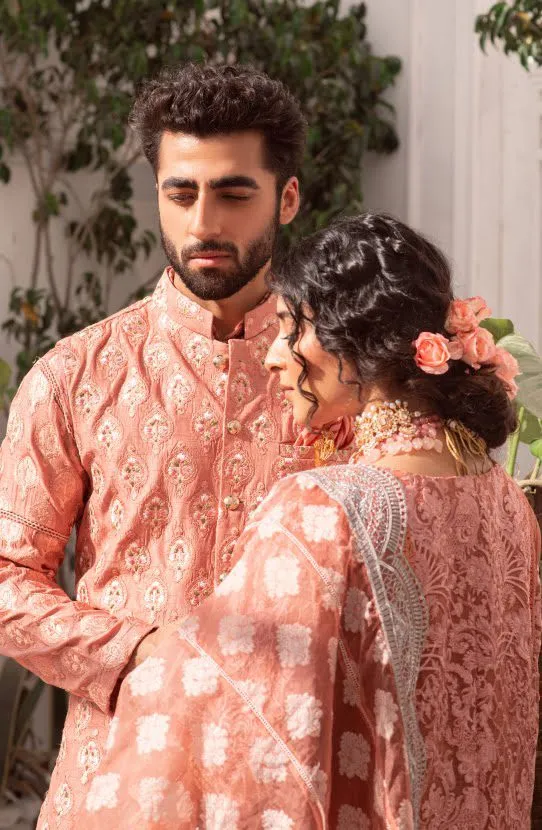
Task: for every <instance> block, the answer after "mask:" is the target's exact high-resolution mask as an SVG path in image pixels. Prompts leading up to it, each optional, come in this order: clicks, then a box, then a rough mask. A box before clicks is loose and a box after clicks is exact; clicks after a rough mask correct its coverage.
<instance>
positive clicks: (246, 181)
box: [209, 176, 260, 190]
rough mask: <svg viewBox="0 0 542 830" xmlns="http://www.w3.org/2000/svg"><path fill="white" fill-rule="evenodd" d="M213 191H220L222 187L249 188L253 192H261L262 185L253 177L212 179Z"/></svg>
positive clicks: (210, 184)
mask: <svg viewBox="0 0 542 830" xmlns="http://www.w3.org/2000/svg"><path fill="white" fill-rule="evenodd" d="M209 187H210V188H211V190H219V189H220V188H222V187H248V188H250V189H251V190H259V189H260V185H259V184H258V182H257V181H256V179H253V178H252V177H251V176H221V177H220V178H219V179H211V181H210V182H209Z"/></svg>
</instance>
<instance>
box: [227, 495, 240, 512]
mask: <svg viewBox="0 0 542 830" xmlns="http://www.w3.org/2000/svg"><path fill="white" fill-rule="evenodd" d="M240 504H241V501H240V499H239V498H238V497H237V496H226V498H225V499H224V507H225V508H226V510H237V508H238V507H239V505H240Z"/></svg>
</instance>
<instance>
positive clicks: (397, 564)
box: [303, 465, 428, 828]
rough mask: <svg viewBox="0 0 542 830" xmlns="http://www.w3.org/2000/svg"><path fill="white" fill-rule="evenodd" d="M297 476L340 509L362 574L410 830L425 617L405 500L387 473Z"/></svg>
mask: <svg viewBox="0 0 542 830" xmlns="http://www.w3.org/2000/svg"><path fill="white" fill-rule="evenodd" d="M303 475H304V476H308V477H310V478H311V479H312V480H313V481H314V482H315V483H316V484H317V485H318V486H319V487H320V488H321V489H322V490H323V491H324V492H325V493H327V495H328V496H330V498H332V499H333V500H334V501H336V502H338V503H339V504H340V505H341V507H342V508H343V510H344V512H345V514H346V517H347V519H348V521H349V523H350V527H351V528H352V536H353V542H354V546H353V550H354V556H355V557H356V558H357V560H358V561H359V562H360V563H364V564H365V565H366V568H367V573H368V576H369V581H370V583H371V587H372V590H373V594H374V597H375V601H376V605H377V608H378V611H379V614H380V618H381V620H382V626H383V629H384V634H385V637H386V640H387V642H388V646H389V650H390V657H391V663H392V667H393V671H394V675H395V679H396V684H397V693H398V698H399V706H400V709H401V716H402V719H403V724H404V729H405V739H406V749H407V754H408V761H409V775H410V782H411V789H412V808H413V813H414V827H415V828H418V827H419V823H420V820H419V812H420V802H421V795H422V788H423V780H424V775H425V764H426V759H425V745H424V741H423V738H422V735H421V732H420V728H419V725H418V720H417V717H416V701H415V695H416V684H417V681H418V674H419V671H420V661H421V655H422V650H423V646H424V642H425V636H426V632H427V625H428V611H427V604H426V600H425V597H424V596H423V592H422V590H421V586H420V584H419V582H418V579H417V578H416V575H415V573H414V572H413V570H412V568H411V567H410V565H409V563H408V560H407V559H406V557H405V555H404V544H405V536H406V522H407V511H406V500H405V494H404V491H403V488H402V485H401V483H400V482H399V481H398V479H397V478H396V477H395V476H394V475H393V474H392V473H390V472H389V471H387V470H381V469H376V468H374V467H364V466H361V465H352V466H348V467H346V466H342V465H341V466H335V467H325V468H322V469H319V470H311V471H310V472H305V473H303Z"/></svg>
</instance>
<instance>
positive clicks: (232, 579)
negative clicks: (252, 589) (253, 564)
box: [215, 559, 247, 597]
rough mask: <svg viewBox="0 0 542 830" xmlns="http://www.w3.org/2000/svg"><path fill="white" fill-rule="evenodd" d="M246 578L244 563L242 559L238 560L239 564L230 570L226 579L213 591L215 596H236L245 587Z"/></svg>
mask: <svg viewBox="0 0 542 830" xmlns="http://www.w3.org/2000/svg"><path fill="white" fill-rule="evenodd" d="M246 576H247V566H246V562H245V560H244V559H240V560H239V562H238V563H237V564H236V565H235V566H234V567H233V568H232V569H231V571H230V572H229V574H228V575H227V577H226V578H225V579H224V580H223V581H222V582H221V583H220V585H219V586H218V588H217V589H216V591H215V594H216V595H217V596H219V597H225V596H228V595H229V594H238V593H239V591H241V590H242V589H243V587H244V585H245V580H246Z"/></svg>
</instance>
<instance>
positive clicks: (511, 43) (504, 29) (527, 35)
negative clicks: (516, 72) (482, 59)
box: [475, 0, 542, 69]
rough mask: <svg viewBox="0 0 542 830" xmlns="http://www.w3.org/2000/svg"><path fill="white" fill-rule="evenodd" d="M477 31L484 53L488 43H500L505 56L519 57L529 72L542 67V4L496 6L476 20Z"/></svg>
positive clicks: (535, 0)
mask: <svg viewBox="0 0 542 830" xmlns="http://www.w3.org/2000/svg"><path fill="white" fill-rule="evenodd" d="M475 30H476V32H477V33H478V35H479V36H480V46H481V47H482V49H483V50H484V51H485V47H486V44H487V41H488V40H489V41H490V42H491V43H492V44H495V42H499V43H500V44H501V45H502V47H503V49H504V52H505V54H509V53H512V54H517V56H518V58H519V60H520V62H521V64H522V66H524V67H525V69H529V68H530V67H531V65H536V66H540V65H542V2H541V0H515V2H513V3H502V2H501V3H494V4H493V5H492V6H491V8H490V9H489V11H488V12H487V14H481V15H479V16H478V17H477V18H476V26H475Z"/></svg>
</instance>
